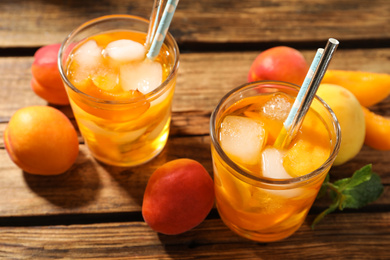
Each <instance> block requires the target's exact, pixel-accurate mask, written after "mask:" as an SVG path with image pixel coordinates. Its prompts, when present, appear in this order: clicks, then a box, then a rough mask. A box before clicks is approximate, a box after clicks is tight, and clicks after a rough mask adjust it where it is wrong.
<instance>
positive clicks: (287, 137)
mask: <svg viewBox="0 0 390 260" xmlns="http://www.w3.org/2000/svg"><path fill="white" fill-rule="evenodd" d="M338 44H339V42H338V41H337V40H336V39H333V38H330V39H329V40H328V43H327V44H326V46H325V50H324V49H322V48H320V49H318V50H317V53H316V55H315V57H314V59H313V62H312V64H311V65H310V69H309V71H308V73H307V74H306V78H305V80H304V81H303V84H302V87H301V89H300V90H299V92H298V95H297V97H296V99H295V101H294V104H293V106H292V108H291V110H290V113H289V114H288V116H287V118H286V120H285V121H284V123H283V128H282V130H281V131H280V133H279V135H278V137H277V139H276V141H275V144H274V146H275V147H279V148H283V147H287V146H288V145H289V144H290V142H291V140H292V139H293V138H294V137H295V135H296V133H297V132H298V129H299V128H300V127H301V124H302V121H303V119H304V117H305V115H306V113H307V111H308V109H309V107H310V105H311V103H312V101H313V99H314V96H315V93H316V92H317V89H318V87H319V85H320V83H321V80H322V78H323V77H324V75H325V71H326V70H327V68H328V65H329V62H330V60H331V59H332V55H333V53H334V52H335V50H336V48H337V46H338Z"/></svg>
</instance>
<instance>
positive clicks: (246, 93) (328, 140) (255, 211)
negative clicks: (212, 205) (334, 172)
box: [210, 81, 340, 242]
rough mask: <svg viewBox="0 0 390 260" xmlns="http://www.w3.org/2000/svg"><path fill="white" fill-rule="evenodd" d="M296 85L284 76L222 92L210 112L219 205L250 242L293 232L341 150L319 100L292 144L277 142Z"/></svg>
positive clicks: (329, 116)
mask: <svg viewBox="0 0 390 260" xmlns="http://www.w3.org/2000/svg"><path fill="white" fill-rule="evenodd" d="M298 90H299V87H298V86H295V85H293V84H290V83H286V82H278V81H259V82H253V83H248V84H245V85H242V86H240V87H238V88H236V89H234V90H232V91H231V92H229V93H228V94H226V95H225V96H224V97H223V98H222V100H221V101H220V102H219V104H218V105H217V107H216V108H215V110H214V112H213V113H212V116H211V120H210V135H211V140H212V144H211V152H212V158H213V168H214V183H215V184H214V185H215V195H216V204H217V209H218V212H219V214H220V216H221V218H222V220H223V221H224V223H225V224H226V225H227V226H228V227H229V228H230V229H232V230H233V231H235V232H236V233H237V234H239V235H241V236H243V237H246V238H248V239H251V240H255V241H260V242H271V241H277V240H281V239H284V238H286V237H288V236H290V235H291V234H293V233H294V232H295V231H296V230H297V229H298V228H299V227H300V226H301V225H302V223H303V222H304V220H305V218H306V215H307V213H308V211H309V209H310V208H311V206H312V204H313V202H314V200H315V198H316V196H317V193H318V191H319V189H320V187H321V185H322V182H323V181H324V179H325V177H326V175H327V173H328V171H329V169H330V167H331V165H332V163H333V161H334V159H335V157H336V155H337V153H338V149H339V146H340V128H339V124H338V122H337V118H336V116H335V114H334V113H333V112H332V110H331V109H330V108H329V106H328V105H327V104H326V103H324V102H323V101H322V100H321V99H319V98H315V99H314V100H313V102H312V105H311V107H310V109H309V110H308V113H307V114H306V116H305V118H304V121H303V123H302V125H301V127H300V129H299V132H298V134H297V135H296V137H295V138H294V139H293V140H292V142H291V143H290V145H288V146H287V147H286V148H283V149H281V148H279V147H277V146H275V145H274V143H275V141H276V139H277V137H278V135H279V133H280V131H281V129H282V127H283V122H284V120H285V119H286V117H287V115H288V113H289V111H290V110H291V107H292V104H293V102H294V100H295V98H296V96H297V93H298Z"/></svg>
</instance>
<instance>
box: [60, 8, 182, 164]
mask: <svg viewBox="0 0 390 260" xmlns="http://www.w3.org/2000/svg"><path fill="white" fill-rule="evenodd" d="M147 30H148V21H147V20H144V19H142V18H139V17H135V16H129V15H113V16H106V17H101V18H97V19H95V20H92V21H90V22H87V23H85V24H83V25H82V26H81V27H79V28H78V29H76V30H75V31H74V32H73V33H72V34H71V35H70V36H69V37H68V38H67V39H66V40H65V42H64V44H63V45H62V48H61V50H60V57H59V62H60V64H59V66H60V72H61V75H62V78H63V80H64V83H65V85H66V87H67V88H66V89H67V93H68V96H69V100H70V104H71V106H72V110H73V112H74V115H75V118H76V120H77V124H78V126H79V129H80V132H81V133H82V135H83V137H84V140H85V142H86V144H87V146H88V148H89V149H90V151H91V153H92V154H93V156H94V157H96V158H97V159H99V160H100V161H103V162H105V163H108V164H112V165H118V166H133V165H138V164H141V163H144V162H146V161H148V160H150V159H152V158H153V157H155V156H156V155H157V154H158V153H159V152H160V151H161V150H162V149H163V147H164V146H165V144H166V141H167V138H168V134H169V126H170V120H171V103H172V98H173V94H174V89H175V84H176V75H177V70H178V64H179V62H178V59H179V51H178V47H177V44H176V42H175V40H174V39H173V38H172V36H171V35H170V34H168V35H167V37H166V39H165V41H164V44H163V46H162V48H161V50H160V53H159V55H158V56H157V57H156V58H155V59H154V60H149V59H147V58H146V52H147V46H145V42H146V37H147V34H146V32H147Z"/></svg>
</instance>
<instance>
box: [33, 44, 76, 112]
mask: <svg viewBox="0 0 390 260" xmlns="http://www.w3.org/2000/svg"><path fill="white" fill-rule="evenodd" d="M60 47H61V44H50V45H46V46H43V47H41V48H39V49H38V50H37V51H36V52H35V54H34V62H33V64H32V65H31V73H32V75H33V78H32V81H31V87H32V89H33V90H34V92H35V93H36V94H37V95H38V96H40V97H41V98H43V99H45V100H46V101H48V102H49V103H52V104H57V105H67V104H69V100H68V96H67V95H66V90H65V86H64V84H63V83H62V79H61V75H60V71H59V69H58V65H57V58H58V52H59V50H60Z"/></svg>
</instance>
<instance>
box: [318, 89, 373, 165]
mask: <svg viewBox="0 0 390 260" xmlns="http://www.w3.org/2000/svg"><path fill="white" fill-rule="evenodd" d="M317 95H318V96H319V97H320V98H322V99H323V100H324V101H325V102H326V103H327V104H328V105H329V106H330V108H331V109H332V110H333V112H334V113H335V114H336V117H337V119H338V121H339V124H340V129H341V144H340V150H339V153H338V155H337V157H336V159H335V161H334V163H333V164H334V165H340V164H343V163H345V162H347V161H348V160H350V159H352V158H353V157H355V156H356V155H357V154H358V153H359V152H360V150H361V148H362V146H363V143H364V138H365V135H366V124H365V119H364V112H363V109H362V107H361V105H360V103H359V101H358V100H357V98H356V97H355V96H354V95H353V94H352V92H350V91H349V90H348V89H346V88H343V87H342V86H339V85H334V84H321V85H320V87H319V88H318V91H317Z"/></svg>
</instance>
